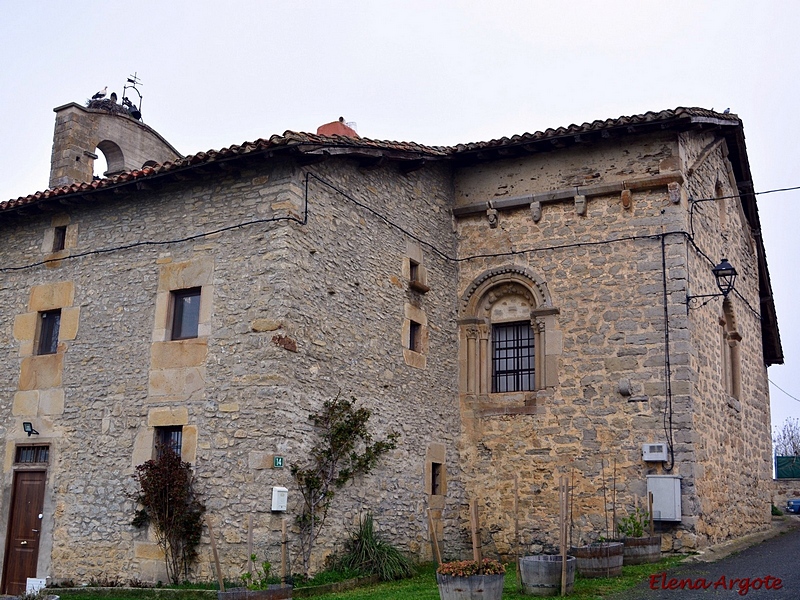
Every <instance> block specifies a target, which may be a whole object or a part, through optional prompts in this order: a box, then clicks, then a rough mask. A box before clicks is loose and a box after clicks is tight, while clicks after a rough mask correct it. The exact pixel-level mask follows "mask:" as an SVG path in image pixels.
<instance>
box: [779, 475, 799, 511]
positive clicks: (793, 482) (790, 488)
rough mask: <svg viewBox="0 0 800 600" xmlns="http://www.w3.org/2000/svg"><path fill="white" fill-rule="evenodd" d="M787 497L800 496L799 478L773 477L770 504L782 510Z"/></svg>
mask: <svg viewBox="0 0 800 600" xmlns="http://www.w3.org/2000/svg"><path fill="white" fill-rule="evenodd" d="M789 498H800V479H773V480H772V504H774V505H775V506H777V507H778V508H780V509H781V510H784V508H785V507H786V501H787V500H788V499H789Z"/></svg>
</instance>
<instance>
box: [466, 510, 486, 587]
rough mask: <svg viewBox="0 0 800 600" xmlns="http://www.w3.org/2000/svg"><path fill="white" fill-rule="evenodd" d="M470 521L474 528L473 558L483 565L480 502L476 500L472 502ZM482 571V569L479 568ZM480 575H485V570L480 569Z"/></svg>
mask: <svg viewBox="0 0 800 600" xmlns="http://www.w3.org/2000/svg"><path fill="white" fill-rule="evenodd" d="M469 520H470V525H471V526H472V558H473V560H475V562H477V563H478V565H480V564H481V541H480V529H479V526H478V501H477V500H475V499H474V498H473V499H472V502H470V511H469ZM479 569H480V567H479ZM479 572H480V573H483V569H480V571H479Z"/></svg>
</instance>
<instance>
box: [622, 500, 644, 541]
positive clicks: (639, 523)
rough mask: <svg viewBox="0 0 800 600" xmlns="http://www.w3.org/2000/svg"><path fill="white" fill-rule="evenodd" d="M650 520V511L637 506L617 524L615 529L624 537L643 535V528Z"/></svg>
mask: <svg viewBox="0 0 800 600" xmlns="http://www.w3.org/2000/svg"><path fill="white" fill-rule="evenodd" d="M649 522H650V513H648V512H647V511H646V510H642V509H640V508H639V507H638V506H637V507H636V508H635V509H634V511H633V512H632V513H631V514H629V515H628V516H627V517H625V518H624V519H622V520H621V521H620V522H619V523H618V524H617V531H618V532H619V533H621V534H622V535H624V536H625V537H644V528H645V525H646V524H647V523H649Z"/></svg>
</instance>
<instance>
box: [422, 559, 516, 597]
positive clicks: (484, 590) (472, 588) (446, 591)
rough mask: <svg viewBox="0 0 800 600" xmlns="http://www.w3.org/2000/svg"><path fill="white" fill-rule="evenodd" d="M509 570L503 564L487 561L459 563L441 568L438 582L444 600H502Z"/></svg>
mask: <svg viewBox="0 0 800 600" xmlns="http://www.w3.org/2000/svg"><path fill="white" fill-rule="evenodd" d="M505 572H506V568H505V567H504V566H503V565H502V563H500V562H498V561H496V560H492V559H489V558H484V559H483V560H482V561H481V562H478V561H475V560H459V561H453V562H446V563H442V564H441V565H439V568H438V569H437V570H436V583H437V584H438V585H439V598H440V599H441V600H500V598H502V597H503V581H504V579H505Z"/></svg>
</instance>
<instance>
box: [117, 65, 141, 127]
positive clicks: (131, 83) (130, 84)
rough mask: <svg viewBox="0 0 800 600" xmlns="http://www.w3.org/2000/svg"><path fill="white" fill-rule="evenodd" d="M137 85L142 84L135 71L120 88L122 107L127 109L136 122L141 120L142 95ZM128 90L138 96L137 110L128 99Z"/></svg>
mask: <svg viewBox="0 0 800 600" xmlns="http://www.w3.org/2000/svg"><path fill="white" fill-rule="evenodd" d="M137 85H143V84H142V82H141V81H140V80H139V77H138V76H137V73H136V71H134V72H133V75H129V76H128V79H127V81H126V82H125V86H124V87H123V88H122V106H124V107H125V108H127V109H128V113H129V114H130V115H131V116H132V117H133V118H134V119H136V120H137V121H138V120H140V119H141V118H142V93H141V92H140V91H139V88H137V87H136V86H137ZM128 89H131V90H133V91H134V92H136V94H137V95H138V96H139V108H136V105H135V104H134V103H133V102H131V101H130V99H129V98H128V93H127V92H128Z"/></svg>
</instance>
